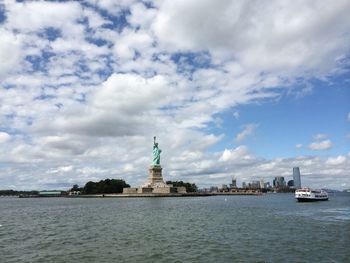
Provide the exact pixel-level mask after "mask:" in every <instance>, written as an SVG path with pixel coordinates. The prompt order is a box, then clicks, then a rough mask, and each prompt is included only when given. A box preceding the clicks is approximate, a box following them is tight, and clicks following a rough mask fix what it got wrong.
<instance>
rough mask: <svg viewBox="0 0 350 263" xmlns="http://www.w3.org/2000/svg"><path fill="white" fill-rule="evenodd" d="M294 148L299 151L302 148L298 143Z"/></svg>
mask: <svg viewBox="0 0 350 263" xmlns="http://www.w3.org/2000/svg"><path fill="white" fill-rule="evenodd" d="M295 148H297V149H301V148H303V145H302V144H301V143H298V144H296V145H295Z"/></svg>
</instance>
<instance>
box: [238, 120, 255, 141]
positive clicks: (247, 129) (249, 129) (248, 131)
mask: <svg viewBox="0 0 350 263" xmlns="http://www.w3.org/2000/svg"><path fill="white" fill-rule="evenodd" d="M257 127H258V125H257V124H254V123H250V124H247V125H245V126H244V129H243V131H241V132H240V133H238V134H237V135H236V138H235V141H236V142H241V141H243V140H245V139H246V138H247V137H248V136H251V135H254V133H255V130H256V128H257Z"/></svg>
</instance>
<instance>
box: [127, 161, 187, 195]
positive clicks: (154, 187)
mask: <svg viewBox="0 0 350 263" xmlns="http://www.w3.org/2000/svg"><path fill="white" fill-rule="evenodd" d="M178 193H180V194H185V193H186V188H185V187H173V185H167V184H166V183H165V182H164V179H163V176H162V167H161V166H160V165H152V166H150V168H149V169H148V180H147V182H146V183H144V184H143V185H142V186H140V187H138V188H124V189H123V194H129V195H137V194H178ZM141 196H142V195H141Z"/></svg>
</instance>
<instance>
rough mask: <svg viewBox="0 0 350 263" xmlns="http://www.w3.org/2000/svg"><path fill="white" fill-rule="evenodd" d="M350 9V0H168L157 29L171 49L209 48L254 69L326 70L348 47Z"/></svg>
mask: <svg viewBox="0 0 350 263" xmlns="http://www.w3.org/2000/svg"><path fill="white" fill-rule="evenodd" d="M349 11H350V7H349V5H348V3H347V1H337V2H336V3H334V2H331V1H322V2H305V1H298V3H295V2H293V3H292V2H283V3H281V2H280V1H269V2H268V3H258V2H253V1H233V2H232V1H221V2H219V3H218V2H213V1H209V0H208V1H202V0H198V1H185V0H181V1H163V2H161V5H160V12H158V14H157V17H156V19H155V21H154V23H153V29H154V31H155V33H156V35H157V37H158V38H159V40H160V42H161V43H162V44H163V45H164V47H166V48H167V49H171V50H210V52H211V53H212V54H213V55H214V56H215V58H218V59H220V60H221V59H223V58H225V59H229V58H235V59H236V60H238V61H239V63H241V65H242V66H243V67H244V68H249V69H253V70H260V69H264V70H271V71H280V72H287V71H289V72H290V73H296V72H300V71H304V70H306V71H315V70H316V71H317V72H322V71H324V70H329V69H330V68H332V67H334V66H335V65H336V63H337V60H338V59H341V57H342V55H343V54H344V52H347V51H348V49H349V47H348V45H347V44H346V42H347V41H346V38H348V36H347V35H346V34H345V35H344V33H345V32H346V31H347V30H348V27H347V24H349V22H350V21H349V17H348V16H347V13H348V12H349ZM180 18H181V19H180ZM345 21H347V22H345ZM228 32H229V33H228ZM330 38H332V39H337V40H336V41H331V42H329V39H330Z"/></svg>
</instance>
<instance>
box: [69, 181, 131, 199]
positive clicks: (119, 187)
mask: <svg viewBox="0 0 350 263" xmlns="http://www.w3.org/2000/svg"><path fill="white" fill-rule="evenodd" d="M126 187H130V185H129V184H127V183H126V182H125V181H124V180H123V179H105V180H101V181H99V182H92V181H89V182H87V183H86V184H85V186H84V187H79V186H78V185H73V187H72V188H71V189H70V191H80V192H81V193H82V194H85V195H94V194H115V193H117V194H119V193H122V192H123V188H126Z"/></svg>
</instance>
